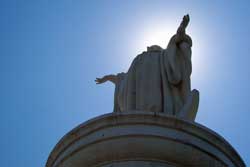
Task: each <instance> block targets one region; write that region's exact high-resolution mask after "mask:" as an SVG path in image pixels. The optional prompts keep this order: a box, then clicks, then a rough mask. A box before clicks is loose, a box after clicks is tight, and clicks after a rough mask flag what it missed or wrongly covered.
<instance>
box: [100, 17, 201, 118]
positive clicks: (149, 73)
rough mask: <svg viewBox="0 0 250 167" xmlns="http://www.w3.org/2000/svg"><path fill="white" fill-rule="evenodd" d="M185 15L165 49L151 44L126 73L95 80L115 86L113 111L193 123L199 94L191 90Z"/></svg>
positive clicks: (189, 51)
mask: <svg viewBox="0 0 250 167" xmlns="http://www.w3.org/2000/svg"><path fill="white" fill-rule="evenodd" d="M188 23H189V15H185V16H184V17H183V20H182V22H181V24H180V26H179V28H178V30H177V33H176V34H175V35H174V36H173V37H172V38H171V39H170V41H169V43H168V46H167V48H166V49H162V48H161V47H160V46H157V45H153V46H150V47H148V48H147V51H145V52H143V53H141V54H139V55H138V56H137V57H136V58H135V59H134V60H133V62H132V64H131V66H130V68H129V70H128V71H127V72H126V73H118V74H117V75H106V76H104V77H102V78H96V83H97V84H100V83H104V82H105V81H111V82H113V83H114V84H115V95H114V112H125V111H131V110H132V111H133V110H139V111H149V112H162V113H166V114H169V115H174V116H176V117H179V118H182V119H186V120H191V121H194V119H195V116H196V113H197V110H198V104H199V92H198V91H197V90H192V91H191V83H190V75H191V72H192V64H191V47H192V40H191V38H190V37H189V36H188V35H187V34H186V32H185V29H186V27H187V25H188Z"/></svg>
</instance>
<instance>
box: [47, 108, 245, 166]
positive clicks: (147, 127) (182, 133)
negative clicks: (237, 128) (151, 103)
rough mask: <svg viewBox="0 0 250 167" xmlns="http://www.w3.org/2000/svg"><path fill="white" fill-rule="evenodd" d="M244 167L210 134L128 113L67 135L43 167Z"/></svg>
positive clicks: (192, 126) (199, 128)
mask: <svg viewBox="0 0 250 167" xmlns="http://www.w3.org/2000/svg"><path fill="white" fill-rule="evenodd" d="M85 166H86V167H139V166H140V167H178V166H185V167H186V166H192V167H196V166H197V167H224V166H225V167H226V166H230V167H234V166H235V167H244V166H245V164H244V162H243V161H242V159H241V158H240V156H239V155H238V154H237V152H236V151H235V150H234V149H233V148H232V146H231V145H230V144H229V143H228V142H226V141H225V140H224V139H223V138H222V137H220V136H219V135H218V134H216V133H215V132H213V131H211V130H209V129H208V128H206V127H204V126H201V125H199V124H197V123H193V122H188V121H184V120H180V119H177V118H176V117H172V116H167V115H164V114H161V113H152V112H139V111H130V112H123V113H111V114H106V115H102V116H99V117H97V118H94V119H92V120H90V121H87V122H86V123H83V124H81V125H80V126H78V127H76V128H75V129H73V130H72V131H71V132H69V133H68V134H66V135H65V136H64V137H63V138H62V139H61V140H60V141H59V143H58V144H57V145H56V147H55V148H54V149H53V151H52V152H51V154H50V156H49V158H48V161H47V164H46V167H85Z"/></svg>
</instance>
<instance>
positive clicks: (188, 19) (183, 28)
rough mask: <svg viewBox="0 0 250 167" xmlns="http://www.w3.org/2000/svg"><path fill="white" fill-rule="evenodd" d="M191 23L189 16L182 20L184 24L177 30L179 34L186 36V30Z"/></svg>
mask: <svg viewBox="0 0 250 167" xmlns="http://www.w3.org/2000/svg"><path fill="white" fill-rule="evenodd" d="M189 21H190V18H189V15H188V14H187V15H185V16H184V17H183V19H182V22H181V24H180V26H179V28H178V30H177V34H179V35H181V34H185V30H186V28H187V26H188V23H189Z"/></svg>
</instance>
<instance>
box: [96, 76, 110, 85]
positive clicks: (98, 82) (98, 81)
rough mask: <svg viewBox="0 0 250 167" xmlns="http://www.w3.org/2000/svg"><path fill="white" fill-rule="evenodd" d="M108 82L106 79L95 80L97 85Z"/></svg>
mask: <svg viewBox="0 0 250 167" xmlns="http://www.w3.org/2000/svg"><path fill="white" fill-rule="evenodd" d="M106 81H107V79H106V78H105V77H103V78H96V79H95V82H96V84H102V83H104V82H106Z"/></svg>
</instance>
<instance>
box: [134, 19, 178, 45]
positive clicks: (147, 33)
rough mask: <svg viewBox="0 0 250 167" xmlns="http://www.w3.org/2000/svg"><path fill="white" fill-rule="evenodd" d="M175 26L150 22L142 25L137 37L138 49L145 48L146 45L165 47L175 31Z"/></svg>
mask: <svg viewBox="0 0 250 167" xmlns="http://www.w3.org/2000/svg"><path fill="white" fill-rule="evenodd" d="M176 30H177V28H176V27H174V26H173V25H172V26H170V25H166V24H165V25H164V24H150V25H149V26H145V27H143V29H142V30H141V31H140V32H139V34H138V38H137V44H136V46H137V48H138V50H145V49H146V48H147V46H152V45H159V46H161V47H162V48H166V47H167V44H168V42H169V40H170V38H171V37H172V36H173V35H174V34H175V33H176Z"/></svg>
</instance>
